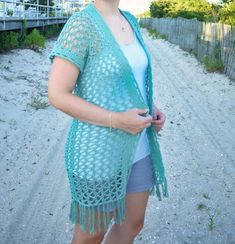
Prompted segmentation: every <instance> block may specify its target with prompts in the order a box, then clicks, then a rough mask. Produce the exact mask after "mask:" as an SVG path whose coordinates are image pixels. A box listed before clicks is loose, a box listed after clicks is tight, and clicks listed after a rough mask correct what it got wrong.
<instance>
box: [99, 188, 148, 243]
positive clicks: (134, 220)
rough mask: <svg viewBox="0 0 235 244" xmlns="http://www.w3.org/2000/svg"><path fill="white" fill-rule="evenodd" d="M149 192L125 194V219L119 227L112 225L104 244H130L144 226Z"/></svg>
mask: <svg viewBox="0 0 235 244" xmlns="http://www.w3.org/2000/svg"><path fill="white" fill-rule="evenodd" d="M148 198H149V190H147V191H144V192H137V193H127V194H126V219H125V220H124V221H123V222H122V224H121V225H119V224H113V226H112V228H111V229H110V231H109V232H108V233H107V237H106V238H105V242H104V244H120V243H122V244H132V243H133V241H134V239H135V237H136V236H137V234H138V233H139V232H140V230H141V229H142V228H143V226H144V217H145V210H146V207H147V203H148Z"/></svg>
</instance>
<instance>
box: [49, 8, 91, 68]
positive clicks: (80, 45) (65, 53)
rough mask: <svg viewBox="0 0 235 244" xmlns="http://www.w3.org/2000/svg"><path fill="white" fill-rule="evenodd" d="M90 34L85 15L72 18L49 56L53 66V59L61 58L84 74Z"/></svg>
mask: <svg viewBox="0 0 235 244" xmlns="http://www.w3.org/2000/svg"><path fill="white" fill-rule="evenodd" d="M88 33H89V31H88V20H87V17H86V16H85V15H83V14H80V12H77V13H74V14H73V15H72V16H70V17H69V19H68V20H67V22H66V23H65V25H64V27H63V28H62V30H61V32H60V34H59V36H58V38H57V40H56V42H55V44H54V47H53V49H52V50H51V52H50V54H49V59H50V62H51V64H52V62H53V58H54V57H55V56H59V57H62V58H64V59H67V60H69V61H70V62H72V63H73V64H75V65H76V66H77V67H78V68H79V70H80V71H81V72H82V71H83V70H84V66H85V63H86V58H87V55H88V47H89V36H88Z"/></svg>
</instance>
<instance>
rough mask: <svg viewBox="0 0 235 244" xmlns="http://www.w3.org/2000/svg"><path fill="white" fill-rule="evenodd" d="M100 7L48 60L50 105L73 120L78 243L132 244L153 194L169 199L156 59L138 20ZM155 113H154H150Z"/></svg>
mask: <svg viewBox="0 0 235 244" xmlns="http://www.w3.org/2000/svg"><path fill="white" fill-rule="evenodd" d="M118 6H119V0H112V1H109V0H96V1H95V3H90V4H89V5H88V6H87V7H86V8H84V9H83V10H82V11H80V12H76V13H74V14H73V15H72V16H71V17H70V18H69V19H68V20H67V22H66V24H65V25H64V27H63V29H62V31H61V33H60V35H59V37H58V39H57V41H56V44H55V46H54V48H53V50H52V51H51V53H50V55H49V58H50V60H51V62H52V66H51V72H50V75H49V82H48V98H49V101H50V103H51V105H53V106H54V107H55V108H57V109H60V110H61V111H63V112H65V113H67V114H68V115H70V116H72V117H73V118H74V119H73V121H72V124H71V127H70V131H69V133H68V137H67V141H66V147H65V163H66V169H67V173H68V178H69V183H70V189H71V195H72V202H71V206H70V214H69V217H70V220H71V222H72V223H76V225H75V231H74V236H73V240H72V243H73V244H75V243H78V244H82V243H92V244H94V243H101V241H102V240H103V238H104V235H105V233H106V232H107V229H108V227H109V224H110V223H111V222H110V221H111V220H112V219H114V222H115V223H114V225H113V226H112V228H111V230H110V232H109V233H108V235H107V238H106V240H105V243H106V244H110V243H112V244H115V243H122V244H124V243H132V242H133V240H134V238H135V236H136V235H137V234H138V233H139V231H140V230H141V228H142V227H143V224H144V215H145V210H146V206H147V201H148V197H149V194H152V195H154V194H155V192H156V194H157V196H158V198H159V200H161V194H160V188H159V186H161V188H162V191H163V196H165V197H168V190H167V181H166V178H165V175H164V166H163V162H162V157H161V152H160V148H159V144H158V141H157V132H158V131H160V130H161V128H162V127H163V124H164V122H165V115H164V114H163V113H162V112H161V111H160V110H158V109H157V107H156V106H155V105H154V104H153V99H152V76H151V62H150V56H149V54H148V52H147V49H146V47H145V45H144V41H143V38H142V36H141V33H140V28H139V25H138V22H137V20H136V18H135V17H134V15H132V14H131V13H130V12H128V11H122V10H120V9H119V8H118ZM148 112H149V114H148Z"/></svg>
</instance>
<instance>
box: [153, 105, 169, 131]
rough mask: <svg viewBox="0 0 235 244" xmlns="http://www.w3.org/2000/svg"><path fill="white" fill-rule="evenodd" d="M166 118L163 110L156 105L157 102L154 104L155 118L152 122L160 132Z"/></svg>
mask: <svg viewBox="0 0 235 244" xmlns="http://www.w3.org/2000/svg"><path fill="white" fill-rule="evenodd" d="M165 120H166V116H165V114H164V113H163V112H161V111H160V110H159V109H158V108H157V107H156V106H155V104H153V120H152V124H153V125H154V126H155V129H156V130H157V132H159V131H160V130H161V129H162V127H163V125H164V123H165Z"/></svg>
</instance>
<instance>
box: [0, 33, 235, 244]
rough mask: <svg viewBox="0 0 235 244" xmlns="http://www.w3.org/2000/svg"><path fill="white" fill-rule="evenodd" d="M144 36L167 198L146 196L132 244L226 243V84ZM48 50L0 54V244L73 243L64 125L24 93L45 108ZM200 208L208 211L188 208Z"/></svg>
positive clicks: (230, 174)
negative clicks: (159, 119) (160, 124)
mask: <svg viewBox="0 0 235 244" xmlns="http://www.w3.org/2000/svg"><path fill="white" fill-rule="evenodd" d="M143 34H144V39H145V40H146V44H147V46H148V48H149V49H150V52H151V55H152V61H153V75H154V82H155V86H154V89H155V93H154V94H155V101H156V104H157V106H158V107H159V108H160V109H161V110H162V111H164V112H165V114H166V116H167V120H166V124H165V127H164V130H162V132H161V133H160V134H161V137H160V138H159V140H160V144H161V148H162V152H163V157H164V160H165V168H166V174H167V177H168V185H169V193H170V198H168V199H163V201H162V202H159V201H158V200H157V198H156V197H150V200H149V203H148V208H147V211H146V220H145V226H144V228H143V230H142V231H141V233H140V234H139V235H138V236H137V238H136V241H135V243H161V244H162V243H235V237H234V230H235V211H234V210H235V208H234V206H235V197H234V190H233V189H234V184H235V182H234V161H233V159H234V151H235V150H234V139H233V138H234V136H235V131H234V126H233V121H234V119H235V109H234V95H235V87H234V83H231V82H230V81H229V79H228V78H226V77H225V76H224V75H223V74H209V73H207V72H205V71H204V69H203V68H202V66H201V65H200V64H199V63H198V62H197V61H196V59H195V58H194V57H192V56H191V55H189V54H188V53H186V52H184V51H182V50H180V49H179V48H178V47H177V46H175V45H172V44H170V43H168V42H165V41H163V40H153V41H152V40H151V38H149V37H148V36H147V33H146V30H143ZM53 43H54V41H53V40H50V41H47V45H46V46H47V47H46V49H45V50H43V51H42V53H41V54H38V53H35V52H33V51H31V50H27V49H25V50H14V51H11V52H10V53H7V54H4V55H1V56H0V67H1V69H0V81H1V84H2V87H4V89H1V90H0V105H1V110H0V129H1V130H0V136H1V139H2V140H1V151H0V156H1V166H2V167H1V171H0V172H1V173H0V195H1V198H0V216H1V220H3V221H1V222H0V237H1V238H0V240H1V241H0V243H4V244H5V243H6V244H9V243H30V244H32V243H43V244H44V243H57V244H59V243H61V244H62V243H63V244H64V243H69V242H70V239H71V237H72V229H73V225H71V224H69V221H68V216H67V215H68V211H69V204H70V200H69V188H68V180H67V176H66V172H65V169H64V163H63V153H64V142H65V137H66V133H67V129H68V126H69V122H70V117H68V116H67V115H66V114H63V113H62V112H60V111H57V110H55V109H54V108H52V107H48V108H46V109H39V110H35V108H33V107H31V106H30V105H27V103H30V97H31V94H34V95H36V94H39V95H40V96H41V97H42V98H43V99H44V100H45V101H46V100H47V94H46V89H47V75H48V71H49V67H50V65H49V60H47V56H48V53H49V51H50V50H51V48H52V46H53ZM29 57H30V58H29ZM9 61H10V62H11V63H9ZM35 64H36V65H35ZM7 66H9V67H7ZM199 203H203V204H205V205H206V206H207V207H209V208H210V209H204V210H197V204H199ZM215 210H216V213H217V214H216V216H215V217H214V220H215V224H216V226H215V227H214V228H213V229H212V230H211V231H210V230H209V227H208V224H209V214H213V213H214V211H215Z"/></svg>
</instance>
